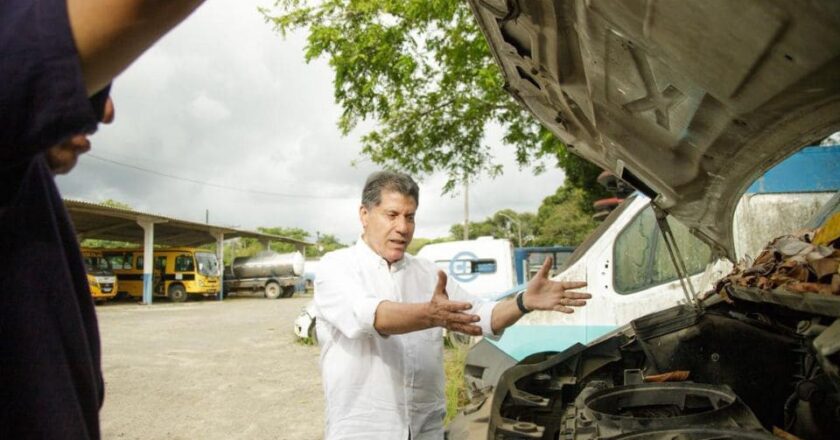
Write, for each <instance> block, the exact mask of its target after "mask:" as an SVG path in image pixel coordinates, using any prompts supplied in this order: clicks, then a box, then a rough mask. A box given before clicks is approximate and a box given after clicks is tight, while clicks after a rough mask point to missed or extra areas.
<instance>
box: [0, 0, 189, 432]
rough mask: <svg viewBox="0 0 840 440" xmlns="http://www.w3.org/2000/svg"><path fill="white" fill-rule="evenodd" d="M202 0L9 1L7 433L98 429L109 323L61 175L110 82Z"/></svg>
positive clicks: (1, 182)
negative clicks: (104, 324)
mask: <svg viewBox="0 0 840 440" xmlns="http://www.w3.org/2000/svg"><path fill="white" fill-rule="evenodd" d="M201 3H202V1H201V0H120V1H109V0H3V1H0V439H29V438H39V439H98V438H100V430H99V408H100V407H101V406H102V402H103V398H104V382H103V379H102V369H101V359H100V342H99V331H98V327H97V322H96V313H95V311H94V308H93V301H92V299H91V296H90V291H89V289H88V285H87V278H86V276H85V268H84V265H83V259H82V256H81V253H80V251H79V245H78V242H77V239H76V234H75V232H74V230H73V226H72V224H71V223H70V220H69V218H68V215H67V212H66V210H65V208H64V203H63V201H62V199H61V196H60V194H59V192H58V189H57V188H56V185H55V181H54V180H53V175H54V174H56V173H59V174H60V173H66V172H68V171H70V169H72V167H73V166H74V165H75V163H76V159H77V158H78V155H79V154H81V153H83V152H84V151H87V149H89V148H90V145H89V142H88V141H87V139H86V135H88V134H91V133H93V132H94V131H96V128H97V125H98V123H99V122H100V121H105V122H108V121H110V120H111V119H113V104H112V103H111V102H110V99H109V97H108V96H109V89H110V83H111V81H112V80H113V78H114V77H115V76H117V75H118V74H119V73H120V72H122V71H123V70H124V69H125V68H126V67H128V65H129V64H131V62H132V61H134V60H135V59H136V58H137V57H139V56H140V55H141V54H142V53H143V52H144V51H145V50H146V49H148V48H149V47H150V46H151V45H152V44H154V42H155V41H157V39H158V38H160V37H161V36H163V35H164V34H165V33H166V32H168V31H169V30H170V29H171V28H173V27H174V26H175V25H177V24H178V23H179V22H180V21H181V20H183V19H184V18H185V17H187V16H188V15H189V14H190V13H191V12H192V11H193V10H194V9H195V8H196V7H198V6H199V5H200V4H201Z"/></svg>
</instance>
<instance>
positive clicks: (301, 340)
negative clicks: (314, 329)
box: [295, 336, 318, 345]
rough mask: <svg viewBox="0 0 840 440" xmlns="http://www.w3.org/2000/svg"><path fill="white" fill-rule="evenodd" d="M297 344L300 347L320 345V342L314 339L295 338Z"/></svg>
mask: <svg viewBox="0 0 840 440" xmlns="http://www.w3.org/2000/svg"><path fill="white" fill-rule="evenodd" d="M295 343H296V344H299V345H318V341H316V340H315V339H312V338H298V337H297V336H295Z"/></svg>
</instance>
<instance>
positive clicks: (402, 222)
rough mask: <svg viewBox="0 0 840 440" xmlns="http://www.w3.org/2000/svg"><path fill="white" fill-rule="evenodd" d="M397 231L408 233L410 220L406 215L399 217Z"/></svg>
mask: <svg viewBox="0 0 840 440" xmlns="http://www.w3.org/2000/svg"><path fill="white" fill-rule="evenodd" d="M395 229H396V231H397V232H399V233H400V234H407V233H408V220H407V219H406V218H404V217H400V218H397V226H396V228H395Z"/></svg>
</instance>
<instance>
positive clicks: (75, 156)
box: [46, 98, 114, 174]
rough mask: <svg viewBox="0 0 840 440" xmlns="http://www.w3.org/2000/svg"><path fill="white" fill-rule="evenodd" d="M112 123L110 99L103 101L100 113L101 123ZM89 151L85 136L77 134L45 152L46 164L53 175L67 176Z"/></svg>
mask: <svg viewBox="0 0 840 440" xmlns="http://www.w3.org/2000/svg"><path fill="white" fill-rule="evenodd" d="M113 121H114V102H113V101H111V98H108V99H107V100H106V101H105V108H104V111H103V113H102V121H101V122H102V123H104V124H110V123H111V122H113ZM89 150H90V140H88V135H87V134H77V135H75V136H73V137H71V138H69V139H67V140H66V141H64V142H62V143H60V144H58V145H54V146H52V147H50V149H48V150H47V153H46V157H47V164H48V165H49V167H50V171H52V173H53V174H67V173H69V172H70V170H72V169H73V167H75V166H76V162H77V161H78V160H79V156H80V155H82V154H84V153H87V152H88V151H89Z"/></svg>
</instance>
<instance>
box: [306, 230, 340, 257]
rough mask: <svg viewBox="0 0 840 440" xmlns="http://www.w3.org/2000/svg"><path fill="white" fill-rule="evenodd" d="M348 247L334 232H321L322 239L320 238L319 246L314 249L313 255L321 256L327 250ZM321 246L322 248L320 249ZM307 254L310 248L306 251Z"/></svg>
mask: <svg viewBox="0 0 840 440" xmlns="http://www.w3.org/2000/svg"><path fill="white" fill-rule="evenodd" d="M345 247H347V245H346V244H344V243H342V242H340V241H339V240H338V238H337V237H336V236H335V235H332V234H321V236H320V239H319V240H318V246H315V249H313V253H312V255H313V256H317V257H321V256H323V255H324V254H326V253H327V252H332V251H334V250H337V249H341V248H345ZM319 248H320V249H319ZM306 252H307V255H310V254H309V250H307V251H306Z"/></svg>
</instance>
